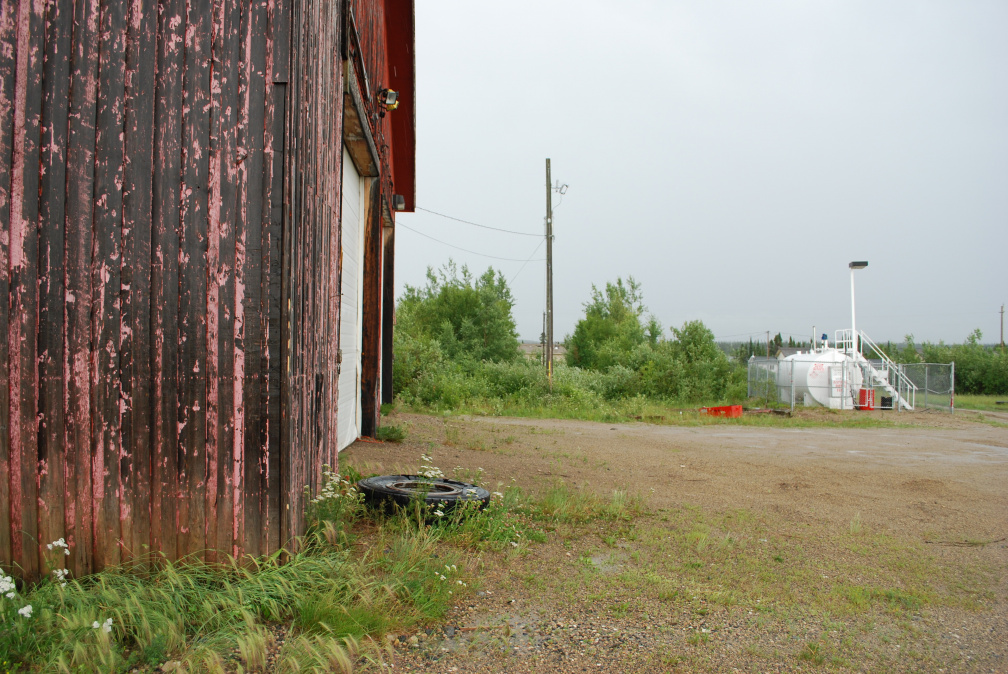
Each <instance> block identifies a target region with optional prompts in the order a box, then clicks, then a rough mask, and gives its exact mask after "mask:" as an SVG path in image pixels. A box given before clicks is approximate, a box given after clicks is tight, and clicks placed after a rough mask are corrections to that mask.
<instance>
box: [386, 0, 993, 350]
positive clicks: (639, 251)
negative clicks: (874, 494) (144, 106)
mask: <svg viewBox="0 0 1008 674" xmlns="http://www.w3.org/2000/svg"><path fill="white" fill-rule="evenodd" d="M416 73H417V75H416V78H417V81H416V87H417V93H416V105H417V119H416V125H417V205H418V206H419V207H421V208H426V209H430V210H433V211H438V212H441V213H446V214H449V215H451V216H453V217H457V218H462V219H465V220H471V221H474V222H477V223H481V224H485V225H488V226H492V227H500V228H505V229H511V230H519V231H523V232H531V233H541V232H542V230H543V216H544V211H545V174H544V171H545V166H544V165H545V158H546V157H550V158H551V159H552V167H553V177H554V178H555V179H559V180H560V181H561V182H563V183H567V184H568V185H569V186H570V187H569V189H568V191H567V193H566V195H565V196H564V197H563V199H562V201H560V204H559V206H557V201H558V200H559V197H558V196H555V197H554V206H555V208H556V210H555V213H554V229H555V231H554V234H555V240H554V241H555V243H554V286H555V289H554V297H555V333H556V335H557V337H558V338H559V339H562V338H563V336H564V335H566V334H568V333H570V332H572V331H573V329H574V325H575V323H576V322H577V320H578V319H579V317H580V316H581V315H582V314H583V304H584V302H585V301H587V300H588V298H589V296H590V293H591V285H592V284H593V283H594V284H596V285H599V286H602V285H604V284H605V282H606V281H610V280H614V279H615V278H616V277H617V276H623V277H626V276H627V275H633V276H634V277H635V278H637V280H639V281H640V282H641V284H642V285H643V291H644V298H645V303H646V304H647V306H648V308H649V310H650V311H651V312H652V313H654V314H655V316H656V317H657V318H658V319H659V320H660V321H661V322H662V324H663V325H664V326H665V327H666V329H667V328H668V327H670V326H679V325H681V324H682V323H683V322H685V321H687V320H693V319H701V320H703V321H704V323H706V324H707V326H708V327H709V328H710V329H711V330H713V331H714V334H715V335H717V337H718V338H719V339H732V340H734V339H741V340H744V339H747V338H748V337H749V336H750V335H751V336H753V337H754V338H755V339H758V338H759V336H760V334H761V333H762V332H763V331H765V330H771V331H773V332H774V333H776V332H777V331H781V332H782V333H783V334H784V336H785V339H786V338H787V336H788V335H789V334H793V335H794V336H795V337H796V338H798V337H802V338H807V337H808V335H810V334H811V332H812V326H813V325H815V326H816V328H817V331H818V332H819V333H822V332H828V333H829V334H830V337H831V338H832V336H833V331H834V330H836V329H838V328H844V327H849V324H850V276H849V272H848V268H847V263H848V262H849V261H850V260H855V259H866V260H868V261H869V263H870V264H869V267H868V268H867V269H865V270H863V271H859V272H857V273H856V274H857V275H856V284H857V285H856V288H857V323H858V327H859V328H861V329H863V330H865V332H866V333H867V334H868V335H870V336H871V337H873V338H874V339H876V340H877V341H878V340H886V339H893V340H899V339H902V337H903V335H904V334H906V333H913V334H914V335H915V336H916V337H917V339H918V341H923V340H930V341H937V340H939V339H944V340H945V341H947V342H960V341H963V339H964V338H965V337H966V336H967V335H968V334H969V333H970V332H971V331H972V330H973V329H974V328H977V327H979V328H980V329H981V330H982V331H983V333H984V340H985V341H996V340H997V339H998V330H999V315H998V310H999V309H1000V307H1001V304H1002V303H1004V302H1008V2H1004V1H1003V0H997V1H990V2H983V1H972V0H970V1H958V0H956V1H953V0H948V1H947V2H922V1H920V0H912V1H902V0H900V1H893V0H885V1H883V2H879V1H878V0H872V1H861V2H858V1H847V0H845V1H843V2H839V1H834V2H818V1H815V0H811V1H810V0H792V1H761V2H748V1H746V2H725V1H721V0H696V1H691V2H654V1H649V0H624V1H623V2H619V3H613V2H602V1H600V0H577V1H566V0H535V1H527V0H512V1H511V2H507V3H483V2H473V1H472V0H432V1H428V2H425V1H423V0H421V1H420V2H417V3H416ZM393 114H395V113H393ZM397 223H398V224H399V225H400V226H399V227H398V234H397V237H396V249H397V252H396V285H397V297H398V296H400V295H401V292H402V288H403V285H404V284H407V283H408V284H411V285H421V284H423V282H424V273H425V270H426V268H427V266H428V265H431V266H434V267H439V266H440V265H442V264H443V263H444V262H445V261H447V260H448V258H449V257H451V258H453V259H454V260H456V261H457V262H459V263H462V264H467V265H469V267H470V269H472V270H473V271H474V272H475V273H478V272H481V271H483V270H485V269H486V267H487V266H488V265H492V266H494V268H496V269H499V270H501V271H502V272H503V273H504V274H505V276H506V277H507V278H508V279H509V281H511V288H512V291H513V293H514V297H515V308H514V315H515V320H516V321H517V325H518V331H519V334H520V335H521V336H522V337H523V338H525V339H532V340H538V338H539V333H540V331H541V328H542V313H543V310H544V307H545V299H544V297H545V291H544V288H545V281H544V278H545V263H544V262H543V261H542V258H543V257H544V251H545V246H543V247H541V248H539V250H538V252H536V253H535V254H534V255H533V251H534V249H535V248H536V246H537V245H538V244H539V243H540V242H541V239H536V238H534V237H524V236H512V235H507V234H500V233H496V232H492V231H488V230H485V229H478V228H476V227H472V226H468V225H464V224H460V223H456V222H453V221H451V220H447V219H445V218H441V217H437V216H435V215H431V214H429V213H426V212H422V211H418V212H417V213H416V214H400V215H399V216H398V217H397ZM417 232H423V233H424V234H426V235H428V236H429V237H434V238H436V239H440V240H441V241H444V242H448V243H451V244H452V245H454V246H457V247H460V248H465V249H467V250H469V251H474V252H478V253H483V254H485V255H493V256H497V257H505V258H514V259H518V260H525V259H528V258H530V257H532V258H533V261H531V262H529V263H528V264H527V265H525V267H524V268H522V262H520V261H519V262H514V261H506V260H496V259H490V258H488V257H484V256H481V255H476V254H472V253H468V252H463V251H461V250H457V249H453V248H450V247H448V246H446V245H443V244H441V243H437V242H435V241H433V240H431V239H429V238H425V237H424V236H421V235H420V234H418V233H417ZM512 279H513V280H512ZM666 334H668V332H667V330H666Z"/></svg>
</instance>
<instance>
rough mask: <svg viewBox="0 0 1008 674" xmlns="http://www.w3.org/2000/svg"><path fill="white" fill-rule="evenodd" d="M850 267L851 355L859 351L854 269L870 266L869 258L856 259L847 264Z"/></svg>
mask: <svg viewBox="0 0 1008 674" xmlns="http://www.w3.org/2000/svg"><path fill="white" fill-rule="evenodd" d="M847 266H848V267H850V329H851V356H852V357H855V359H856V356H854V354H856V353H857V352H858V338H857V323H856V322H855V320H854V270H855V269H864V268H865V267H867V266H868V261H867V260H855V261H854V262H851V263H850V264H848V265H847Z"/></svg>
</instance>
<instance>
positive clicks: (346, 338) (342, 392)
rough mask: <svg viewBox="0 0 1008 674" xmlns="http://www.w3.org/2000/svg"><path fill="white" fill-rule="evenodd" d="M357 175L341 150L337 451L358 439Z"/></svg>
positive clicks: (360, 251)
mask: <svg viewBox="0 0 1008 674" xmlns="http://www.w3.org/2000/svg"><path fill="white" fill-rule="evenodd" d="M362 191H363V186H362V184H361V178H360V174H358V173H357V168H356V167H355V166H354V163H353V160H352V159H350V153H349V152H347V149H346V147H344V148H343V197H342V211H341V212H342V218H341V220H342V222H341V232H340V241H341V243H342V255H341V265H340V319H339V330H340V340H339V341H340V355H341V365H340V373H339V383H338V385H337V405H338V407H337V410H336V414H337V418H336V427H337V435H338V439H339V449H340V450H342V449H344V448H345V447H347V446H348V445H349V444H350V443H352V442H353V441H355V440H356V439H357V438H358V437H359V436H360V428H361V388H360V384H361V344H362V335H361V324H362V310H363V307H362V306H361V305H362V304H363V294H364V283H363V277H364V240H363V239H364V237H363V231H364V228H363V222H362V220H363V216H364V212H363V211H364V207H363V205H362V202H361V192H362Z"/></svg>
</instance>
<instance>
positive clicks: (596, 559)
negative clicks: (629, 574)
mask: <svg viewBox="0 0 1008 674" xmlns="http://www.w3.org/2000/svg"><path fill="white" fill-rule="evenodd" d="M626 560H627V556H626V554H624V553H622V552H618V553H612V552H608V553H605V554H600V555H592V556H591V557H590V558H589V560H588V561H590V562H591V564H592V566H594V567H595V569H596V570H597V571H598V572H599V573H604V574H606V575H614V574H617V573H619V572H620V571H622V570H623V566H624V564H625V562H626Z"/></svg>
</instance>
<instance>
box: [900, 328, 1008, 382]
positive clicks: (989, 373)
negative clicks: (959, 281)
mask: <svg viewBox="0 0 1008 674" xmlns="http://www.w3.org/2000/svg"><path fill="white" fill-rule="evenodd" d="M981 339H983V333H982V332H980V329H979V328H978V329H976V330H974V331H973V332H972V333H970V335H969V337H967V338H966V341H965V342H964V343H963V344H945V342H938V343H937V344H931V343H929V342H924V344H923V345H922V346H921V347H920V348H919V349H918V347H917V345H916V344H915V343H914V336H913V335H907V336H906V338H905V340H904V342H903V344H902V345H898V344H897V345H892V344H888V345H886V346H885V347H884V348H883V349H882V350H883V351H885V352H886V354H887V355H888V356H889V357H890V358H892V359H893V360H894V361H896V362H897V363H921V362H925V363H955V390H956V393H965V394H968V395H1005V394H1008V350H1005V349H1002V348H1000V347H999V346H984V345H983V344H981V343H980V340H981Z"/></svg>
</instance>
